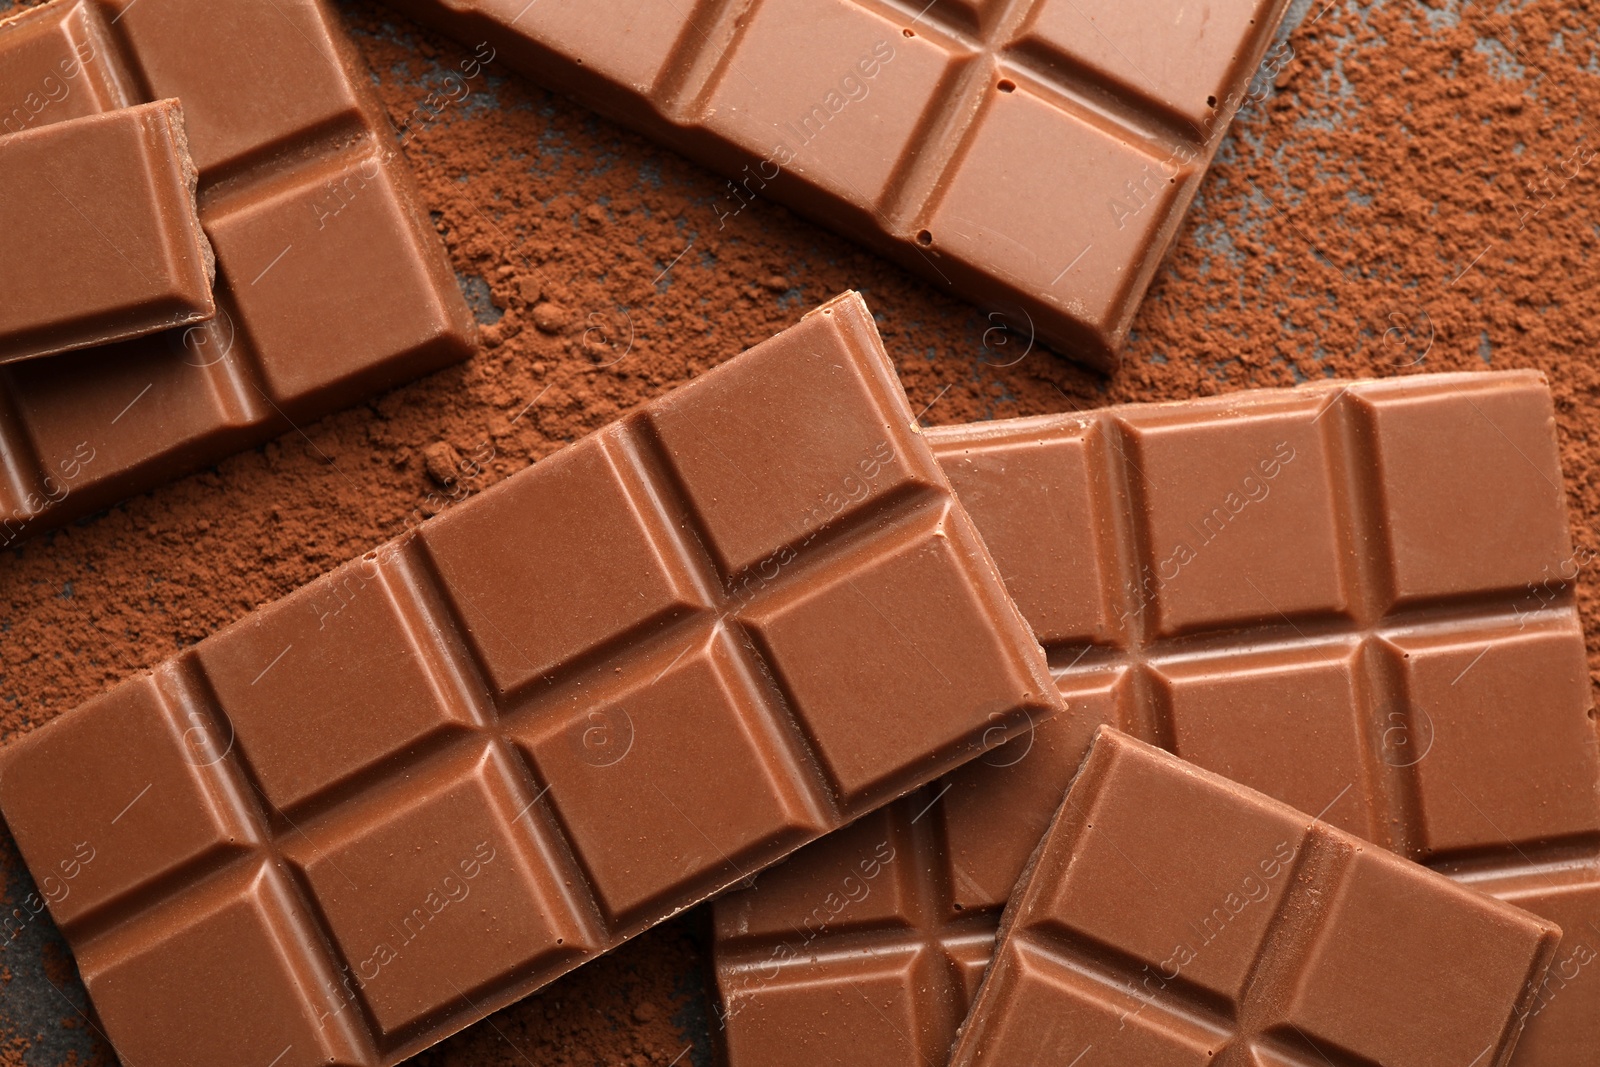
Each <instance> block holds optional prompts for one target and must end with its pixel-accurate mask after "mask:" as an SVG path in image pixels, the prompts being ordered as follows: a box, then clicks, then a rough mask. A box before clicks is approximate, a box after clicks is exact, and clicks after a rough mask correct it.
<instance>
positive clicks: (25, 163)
mask: <svg viewBox="0 0 1600 1067" xmlns="http://www.w3.org/2000/svg"><path fill="white" fill-rule="evenodd" d="M196 180H197V179H196V174H195V170H194V163H193V162H192V161H191V160H190V158H189V147H188V141H187V139H186V138H185V136H184V132H183V109H182V108H181V107H180V106H179V105H178V102H177V101H176V100H164V101H158V102H156V103H154V104H145V105H143V106H140V107H132V108H125V109H123V110H120V111H112V112H109V113H107V114H102V115H90V116H87V117H85V118H81V119H73V120H71V121H69V122H62V123H58V124H56V125H53V126H41V127H39V128H38V129H34V130H28V131H26V132H24V133H19V134H17V135H16V136H13V137H4V138H0V187H3V188H4V189H5V190H6V196H5V198H4V199H3V200H0V230H4V231H5V234H6V253H5V255H4V256H0V290H3V291H4V292H5V294H6V299H5V303H4V304H0V363H8V362H11V361H13V360H19V359H27V358H29V357H32V356H47V355H53V354H55V353H57V352H65V351H69V350H71V349H74V348H85V347H88V346H90V345H98V344H106V343H107V342H110V341H120V340H126V339H127V338H130V337H141V336H143V335H145V334H147V333H154V332H156V331H157V330H162V329H167V328H170V327H174V326H184V325H188V324H189V323H194V322H203V321H204V320H206V319H209V318H210V317H211V316H212V315H213V314H215V313H216V305H215V304H214V303H213V302H212V300H211V279H212V276H213V275H214V274H215V271H216V265H215V263H214V262H213V259H212V255H211V245H210V244H209V243H208V242H207V241H206V238H205V234H204V233H202V232H201V230H200V219H199V218H198V216H197V215H196V207H195V200H194V191H195V183H196ZM41 249H48V252H49V254H48V255H40V254H39V252H40V250H41Z"/></svg>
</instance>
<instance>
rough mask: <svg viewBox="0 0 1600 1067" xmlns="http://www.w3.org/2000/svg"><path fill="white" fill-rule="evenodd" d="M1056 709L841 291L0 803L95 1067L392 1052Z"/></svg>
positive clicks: (378, 561)
mask: <svg viewBox="0 0 1600 1067" xmlns="http://www.w3.org/2000/svg"><path fill="white" fill-rule="evenodd" d="M1059 707H1060V702H1059V698H1058V697H1057V696H1056V693H1055V689H1054V687H1053V686H1052V685H1051V683H1050V675H1049V672H1048V667H1047V665H1046V663H1045V660H1044V656H1043V653H1042V652H1041V650H1040V649H1039V646H1038V644H1037V642H1036V641H1035V640H1034V638H1033V636H1032V634H1031V633H1030V632H1029V630H1028V628H1027V625H1026V623H1025V622H1024V621H1023V619H1022V617H1021V616H1020V614H1018V612H1017V611H1016V609H1015V607H1014V606H1013V605H1012V604H1011V602H1010V600H1009V599H1008V598H1007V596H1006V594H1005V589H1004V585H1003V583H1002V581H1001V579H1000V576H999V574H998V572H997V571H996V570H995V569H994V565H993V563H992V562H991V560H990V559H989V557H988V555H987V553H986V551H985V549H984V548H983V545H982V542H981V541H980V540H979V538H978V536H977V534H976V532H975V531H974V530H973V529H972V527H971V524H970V521H969V520H968V519H967V517H966V515H965V513H964V512H963V511H962V510H961V508H960V505H959V504H958V503H957V502H956V500H955V498H954V495H953V493H952V492H951V490H950V488H949V484H948V482H947V481H946V479H945V477H944V475H943V473H942V472H941V471H940V469H939V466H938V464H937V462H936V461H935V460H934V458H933V455H932V452H931V451H930V450H929V449H928V447H927V444H926V443H925V442H924V441H923V439H922V438H921V436H920V435H919V434H918V432H917V427H916V424H915V419H914V417H913V415H912V413H911V410H910V408H909V406H908V405H907V403H906V400H905V396H904V394H903V393H902V392H901V391H900V388H899V384H898V382H897V381H896V379H895V376H894V371H893V367H892V365H891V364H890V363H889V361H888V359H887V358H886V356H885V355H884V353H883V350H882V347H881V342H880V341H879V339H878V336H877V331H876V329H875V327H874V326H873V323H872V318H871V316H870V314H869V312H868V311H867V310H866V306H865V305H864V304H863V303H862V302H861V300H860V298H859V297H857V296H854V295H853V294H852V295H849V296H846V297H842V298H839V299H837V300H835V301H834V302H832V303H830V304H828V305H825V306H824V307H823V308H821V309H820V310H819V311H816V312H813V313H812V314H810V315H809V316H807V318H806V319H804V320H803V321H802V322H801V323H800V324H799V325H797V326H795V327H794V328H792V329H790V330H788V331H786V332H785V333H783V334H781V335H779V336H778V337H777V338H775V339H773V340H771V341H769V342H767V343H765V344H763V345H760V346H758V347H756V348H754V349H752V350H751V351H749V352H747V353H746V354H744V355H742V356H740V357H738V358H737V359H734V360H732V361H730V362H729V363H727V364H726V365H724V366H722V367H719V368H717V369H715V370H713V371H711V372H710V373H708V374H706V375H704V376H703V377H701V378H699V379H697V380H696V381H694V382H693V383H691V384H689V385H687V386H684V387H683V388H681V389H678V390H677V391H675V392H673V393H671V394H668V395H667V396H665V397H663V398H661V399H660V400H657V401H654V402H653V403H651V404H649V405H646V406H645V407H644V408H642V409H641V410H639V411H637V412H635V413H633V414H631V415H629V416H628V417H627V418H625V419H624V420H622V421H621V422H618V423H615V424H613V425H612V426H610V427H608V428H606V429H604V430H601V431H599V432H597V433H595V434H593V435H591V436H590V437H588V438H585V439H584V440H582V441H580V442H579V443H577V444H574V445H571V446H570V447H568V448H566V449H565V450H563V451H561V452H560V453H558V454H557V455H555V456H553V457H551V458H549V459H546V460H543V461H541V462H539V463H538V465H536V466H535V467H533V468H531V469H529V470H525V471H522V472H520V473H518V474H516V475H513V476H512V477H510V478H508V479H506V480H505V481H504V482H502V483H501V484H499V485H498V486H496V487H494V488H492V489H490V490H488V491H486V492H485V493H483V494H482V495H481V496H478V497H475V498H473V499H471V500H468V501H466V502H464V503H462V504H460V505H457V506H456V507H454V508H452V509H450V510H449V511H447V512H446V513H444V514H443V515H440V516H438V517H436V518H434V519H432V520H430V521H428V522H426V523H424V524H423V525H422V526H421V527H420V528H419V529H418V530H417V531H416V533H415V534H414V535H412V536H408V537H406V538H404V539H402V540H400V541H396V542H393V543H390V544H388V545H385V546H384V547H382V548H380V549H378V550H376V551H374V552H372V553H369V554H368V555H367V556H365V557H364V558H363V559H361V560H359V561H356V562H354V563H352V564H350V565H348V566H346V567H344V568H342V569H340V570H338V571H335V572H333V573H332V574H330V575H328V576H327V577H325V578H323V579H321V580H320V581H318V582H315V583H313V584H312V585H310V586H307V587H306V588H304V589H302V590H301V591H299V592H298V593H296V594H294V595H292V596H290V597H288V598H286V599H284V600H282V601H280V602H278V603H276V604H273V605H270V606H268V607H265V608H263V609H260V610H258V611H257V612H255V613H254V614H252V615H250V616H248V617H246V618H245V619H243V620H242V621H240V622H238V623H237V624H235V625H233V626H231V627H229V628H228V629H226V630H224V631H222V632H221V633H219V634H217V635H215V636H213V637H211V638H209V639H207V640H205V641H203V642H201V643H200V644H199V645H197V646H196V647H194V648H191V649H188V650H186V651H184V652H183V653H181V654H180V655H178V656H177V657H175V658H174V659H172V660H170V661H169V662H167V663H165V664H163V665H162V666H160V667H158V668H157V669H156V670H155V672H154V673H153V674H150V675H146V676H143V677H140V678H136V679H134V680H131V681H129V682H126V683H124V684H123V685H121V686H120V687H118V688H116V689H114V690H112V691H111V692H109V693H107V694H105V695H103V696H101V697H99V698H97V699H96V700H93V701H91V702H89V703H88V704H86V705H84V706H83V707H81V708H78V709H76V710H74V711H71V712H68V713H67V714H65V715H63V716H61V717H60V718H58V719H56V720H54V721H52V722H50V723H48V724H46V725H44V726H42V727H40V728H39V729H37V730H36V731H34V732H33V733H31V734H29V735H27V736H26V737H24V738H23V739H21V740H20V741H18V742H16V743H15V744H13V745H12V746H10V747H8V748H7V749H6V750H5V751H4V753H3V754H0V809H3V811H4V813H5V817H6V820H7V823H8V824H9V826H10V828H11V831H12V833H13V834H14V835H15V837H16V840H17V844H18V846H19V848H20V849H21V852H22V854H23V857H24V858H25V859H26V861H27V862H28V864H29V867H30V869H32V870H33V871H34V872H35V873H36V874H37V875H38V876H39V877H43V876H44V875H45V874H47V873H50V872H53V871H54V870H55V869H56V868H57V866H58V864H60V863H61V862H64V861H72V862H77V863H79V865H80V869H79V871H78V873H77V877H76V878H75V880H74V881H73V891H72V893H71V894H70V896H66V897H64V898H62V899H57V900H55V901H54V902H53V903H52V905H51V906H52V914H53V916H54V917H55V919H56V921H57V922H58V923H59V924H60V926H61V928H62V931H63V933H64V934H65V936H66V938H67V940H68V942H69V944H70V945H71V946H72V948H73V951H74V953H75V954H76V957H77V962H78V968H79V971H80V973H81V974H82V976H83V979H84V983H85V985H86V986H87V987H88V990H89V993H90V996H91V998H92V1000H93V1003H94V1005H95V1007H96V1008H97V1009H98V1014H99V1018H100V1019H101V1020H102V1021H103V1025H104V1026H105V1029H106V1032H107V1034H108V1035H109V1037H110V1039H111V1041H112V1043H113V1044H114V1045H115V1046H116V1048H117V1050H118V1052H119V1053H120V1055H121V1056H122V1057H123V1060H124V1062H127V1063H134V1064H154V1063H160V1064H164V1065H173V1067H177V1065H187V1064H195V1065H201V1064H204V1065H214V1064H218V1063H262V1064H267V1063H275V1064H276V1067H309V1065H311V1064H323V1063H328V1062H335V1063H341V1064H346V1063H349V1064H364V1065H365V1064H394V1063H397V1062H399V1061H400V1060H402V1059H405V1058H406V1057H407V1056H409V1055H411V1054H413V1053H415V1052H417V1051H419V1050H420V1049H422V1048H424V1047H426V1046H428V1045H430V1044H432V1043H433V1042H435V1041H438V1040H440V1039H441V1038H443V1037H445V1036H447V1035H449V1034H450V1033H453V1032H454V1031H456V1030H459V1029H461V1028H462V1027H464V1026H466V1025H468V1024H469V1023H471V1022H473V1021H475V1020H477V1019H480V1018H482V1017H483V1016H484V1015H486V1014H488V1013H489V1012H492V1011H494V1010H496V1009H497V1008H500V1007H503V1006H504V1005H506V1004H508V1003H510V1002H512V1001H514V1000H516V999H518V998H519V997H521V996H523V995H525V994H527V993H528V992H530V991H532V990H534V989H537V988H539V987H540V986H543V985H545V984H546V983H548V982H550V981H552V980H553V979H555V978H556V977H558V976H559V975H561V974H563V973H565V972H566V971H568V970H570V969H572V968H573V967H576V966H578V965H579V964H580V963H582V962H584V961H585V960H588V959H590V958H592V957H594V956H595V955H596V954H598V953H601V952H604V951H606V950H607V949H610V948H612V947H614V946H615V945H617V944H619V943H620V942H622V941H623V940H625V939H626V938H628V937H631V936H633V935H634V934H636V933H638V932H640V931H641V930H644V929H645V928H647V927H649V926H651V925H653V924H655V923H657V922H659V921H661V920H662V919H665V918H667V917H669V916H671V915H672V914H675V913H676V912H678V911H680V910H682V909H683V908H686V907H688V906H690V905H692V904H694V903H695V902H697V901H699V900H702V899H704V898H706V897H708V896H710V895H711V894H713V893H715V892H717V891H719V890H721V889H723V888H725V887H726V886H728V885H730V884H732V883H734V882H737V881H739V880H741V879H744V878H746V877H748V876H749V875H751V874H752V873H753V872H755V871H757V870H759V869H760V868H762V867H764V866H766V865H768V864H770V863H772V862H774V861H776V860H777V859H778V858H779V857H781V856H782V855H784V854H785V853H787V852H789V851H791V850H792V849H794V848H796V847H798V846H799V845H801V844H803V843H805V842H806V841H809V840H811V839H812V838H815V837H817V836H819V835H821V834H823V833H826V832H828V831H830V830H833V829H836V828H838V827H839V826H842V825H844V824H845V823H847V822H849V821H851V820H852V819H855V818H857V817H858V816H860V815H862V814H865V813H866V812H867V811H869V810H871V809H872V808H874V807H876V806H878V805H881V804H883V803H884V802H886V801H888V800H890V799H892V798H894V797H896V796H898V795H901V794H904V793H906V792H907V791H908V790H911V789H914V788H916V787H917V786H918V785H920V784H922V783H925V782H927V781H928V780H929V779H931V778H934V777H936V776H938V775H940V774H943V773H946V772H947V771H949V770H951V769H953V768H954V767H955V766H956V765H958V764H959V763H960V762H962V761H963V760H966V759H968V758H971V757H972V756H975V755H977V754H979V753H981V752H983V751H984V750H985V749H986V747H992V746H994V745H997V744H1001V743H1003V742H1004V741H1005V739H1006V738H1008V737H1011V736H1015V735H1017V734H1019V733H1021V732H1023V731H1025V730H1026V729H1027V724H1028V722H1029V721H1037V720H1040V719H1042V718H1048V717H1049V716H1050V715H1051V714H1053V713H1054V712H1055V711H1057V710H1058V709H1059ZM86 853H87V854H92V859H91V860H90V861H89V862H84V861H83V859H82V856H83V855H84V854H86ZM275 1057H277V1059H275Z"/></svg>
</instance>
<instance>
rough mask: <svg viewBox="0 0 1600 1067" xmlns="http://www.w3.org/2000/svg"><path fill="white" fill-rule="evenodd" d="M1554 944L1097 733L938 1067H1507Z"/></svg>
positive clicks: (1297, 818) (1469, 898) (1270, 805)
mask: <svg viewBox="0 0 1600 1067" xmlns="http://www.w3.org/2000/svg"><path fill="white" fill-rule="evenodd" d="M1559 933H1560V932H1559V930H1557V928H1556V927H1555V925H1554V924H1552V923H1549V922H1546V921H1544V920H1541V919H1538V918H1535V917H1534V916H1533V915H1530V914H1528V913H1526V912H1523V911H1520V910H1518V909H1516V908H1514V907H1512V906H1510V905H1508V904H1504V903H1502V902H1500V901H1497V900H1494V899H1493V898H1490V897H1487V896H1484V895H1483V894H1481V893H1474V892H1472V891H1471V890H1469V889H1467V888H1465V887H1463V886H1461V885H1459V884H1457V883H1455V882H1453V881H1451V880H1450V879H1448V878H1445V877H1443V876H1442V875H1439V874H1436V873H1434V872H1432V871H1429V870H1427V869H1426V868H1424V867H1421V866H1418V865H1417V864H1414V863H1410V862H1408V861H1406V860H1404V859H1401V858H1400V857H1399V856H1396V855H1394V854H1393V853H1390V852H1385V851H1383V850H1381V849H1376V848H1373V847H1372V846H1371V845H1370V844H1368V843H1366V842H1365V841H1363V840H1361V839H1360V838H1357V837H1355V836H1354V835H1352V834H1348V833H1345V832H1343V831H1341V830H1336V829H1334V828H1332V827H1330V826H1329V825H1328V824H1326V823H1324V822H1322V821H1321V820H1318V819H1315V818H1314V817H1312V816H1308V815H1306V814H1304V813H1301V812H1299V811H1296V810H1295V809H1293V808H1291V807H1289V806H1288V805H1286V804H1282V803H1280V802H1278V801H1275V800H1272V799H1270V798H1269V797H1267V796H1265V795H1264V794H1261V793H1257V792H1255V791H1254V790H1250V789H1246V788H1245V787H1243V786H1240V785H1237V784H1235V783H1233V782H1231V781H1229V780H1227V779H1225V778H1223V777H1221V776H1220V775H1215V774H1211V773H1210V772H1207V771H1202V770H1200V769H1199V768H1197V767H1195V766H1194V765H1193V764H1191V763H1187V762H1185V761H1183V760H1180V759H1178V758H1177V757H1176V756H1173V755H1171V754H1170V753H1167V752H1163V751H1162V750H1160V749H1157V748H1154V747H1152V746H1149V745H1146V744H1144V743H1143V742H1141V741H1137V740H1135V739H1133V738H1130V737H1128V736H1127V735H1125V734H1122V733H1119V732H1118V731H1116V730H1113V729H1111V728H1109V727H1107V728H1102V730H1101V732H1100V734H1099V736H1098V740H1096V741H1095V742H1094V745H1093V748H1092V750H1091V751H1090V753H1089V757H1088V759H1087V760H1086V761H1085V763H1084V766H1083V770H1082V772H1081V773H1080V774H1079V775H1078V777H1077V779H1076V780H1075V781H1074V782H1073V785H1072V788H1071V790H1070V791H1069V792H1068V793H1067V795H1066V798H1065V800H1064V801H1063V803H1062V806H1061V810H1060V812H1059V814H1058V815H1057V816H1056V818H1055V820H1054V822H1053V823H1052V824H1051V827H1050V829H1049V831H1048V832H1047V833H1046V835H1045V837H1044V839H1043V841H1042V842H1041V843H1040V846H1039V851H1038V852H1037V854H1036V856H1035V857H1034V859H1033V860H1032V862H1031V863H1030V865H1029V867H1028V869H1026V870H1025V871H1024V873H1023V878H1022V881H1021V882H1020V883H1019V885H1018V888H1017V896H1016V898H1015V900H1013V902H1012V903H1011V905H1010V906H1009V907H1008V908H1007V909H1006V914H1005V919H1004V921H1003V924H1002V927H1001V932H1000V943H999V948H998V949H997V951H996V955H995V962H994V964H993V965H992V966H991V967H990V968H989V971H988V973H987V974H986V975H985V977H984V980H983V984H982V987H981V988H980V990H979V992H978V996H977V1000H976V1002H975V1003H974V1005H973V1008H972V1013H971V1015H970V1016H969V1017H968V1019H967V1021H966V1023H965V1024H964V1026H963V1028H962V1034H961V1039H960V1041H959V1042H958V1044H957V1046H956V1049H955V1051H954V1053H953V1054H952V1055H951V1059H950V1064H951V1067H976V1065H977V1064H987V1065H994V1067H1012V1065H1015V1067H1021V1065H1024V1064H1037V1063H1063V1064H1065V1063H1070V1062H1072V1060H1073V1057H1074V1056H1084V1055H1087V1053H1085V1050H1086V1049H1087V1050H1090V1051H1091V1052H1092V1053H1094V1054H1097V1055H1098V1056H1100V1057H1103V1058H1104V1059H1105V1061H1106V1062H1115V1063H1141V1064H1161V1065H1164V1067H1266V1065H1270V1067H1326V1065H1329V1064H1331V1065H1333V1067H1356V1065H1358V1064H1359V1065H1367V1064H1378V1063H1381V1064H1385V1065H1386V1067H1450V1065H1457V1064H1463V1063H1478V1064H1483V1065H1486V1067H1492V1065H1503V1064H1505V1063H1507V1062H1509V1061H1510V1058H1511V1052H1512V1048H1513V1046H1514V1045H1515V1043H1516V1040H1517V1036H1518V1033H1519V1032H1520V1030H1521V1028H1522V1022H1523V1019H1524V1018H1525V1017H1526V1015H1527V1014H1528V1013H1529V1012H1530V1011H1531V1010H1533V1007H1534V1005H1535V1003H1536V1001H1537V997H1538V991H1539V987H1540V984H1541V982H1542V981H1543V978H1544V975H1545V971H1546V969H1547V967H1548V965H1549V964H1550V961H1551V959H1552V957H1553V956H1554V954H1555V948H1556V941H1557V939H1558V937H1559Z"/></svg>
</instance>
